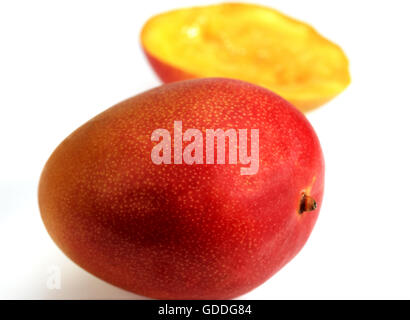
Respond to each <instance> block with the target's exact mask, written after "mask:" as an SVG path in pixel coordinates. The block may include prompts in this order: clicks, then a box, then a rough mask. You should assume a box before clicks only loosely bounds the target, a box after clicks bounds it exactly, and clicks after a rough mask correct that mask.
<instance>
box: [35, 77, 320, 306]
mask: <svg viewBox="0 0 410 320" xmlns="http://www.w3.org/2000/svg"><path fill="white" fill-rule="evenodd" d="M175 121H181V122H182V125H183V129H182V130H183V131H185V130H186V129H188V128H196V129H198V130H199V131H201V132H203V133H204V132H205V131H206V130H207V129H222V130H228V129H235V130H239V129H248V131H249V130H251V129H258V130H259V140H258V143H259V162H258V163H259V169H258V171H257V172H256V173H255V174H252V175H241V173H240V172H241V170H240V169H241V167H242V166H243V165H242V164H239V163H238V164H229V163H227V164H196V163H194V164H191V165H189V164H187V163H185V162H183V163H181V164H174V163H173V164H167V165H166V164H160V165H158V164H154V163H153V161H152V159H151V153H152V150H153V148H154V147H155V145H156V144H157V142H154V141H152V139H151V138H152V133H153V132H154V131H155V130H157V129H158V128H163V129H166V130H168V131H169V132H173V130H174V122H175ZM215 141H216V139H215ZM215 143H216V142H215ZM188 144H189V141H185V142H184V143H183V147H184V148H185V147H186V146H187V145H188ZM173 147H175V146H173ZM216 147H217V146H215V148H216ZM225 152H226V154H225V155H226V156H227V157H228V148H226V150H225ZM173 158H174V156H173ZM173 160H174V159H173ZM323 183H324V162H323V157H322V151H321V148H320V144H319V141H318V139H317V137H316V134H315V133H314V131H313V129H312V127H311V125H310V124H309V123H308V121H307V119H306V118H305V116H304V115H303V114H302V113H301V112H299V111H298V110H297V109H296V108H294V107H293V106H291V105H290V104H289V103H288V102H286V101H285V100H283V99H282V98H280V97H279V96H277V95H276V94H274V93H272V92H271V91H269V90H266V89H264V88H261V87H258V86H255V85H253V84H249V83H246V82H243V81H239V80H230V79H219V78H210V79H195V80H188V81H181V82H175V83H171V84H167V85H163V86H161V87H158V88H155V89H152V90H149V91H146V92H144V93H141V94H139V95H137V96H135V97H133V98H130V99H128V100H125V101H123V102H121V103H119V104H118V105H116V106H114V107H112V108H109V109H107V110H106V111H104V112H102V113H101V114H99V115H97V116H96V117H95V118H93V119H91V120H90V121H88V122H87V123H85V124H84V125H82V126H81V127H80V128H78V129H77V130H76V131H74V132H73V133H72V134H71V135H69V136H68V137H67V138H66V139H65V140H64V141H63V142H62V143H61V144H60V145H59V146H58V147H57V149H56V150H55V151H54V152H53V154H52V155H51V157H50V159H49V160H48V162H47V163H46V165H45V167H44V170H43V173H42V175H41V179H40V184H39V205H40V211H41V215H42V218H43V221H44V224H45V226H46V228H47V230H48V232H49V234H50V235H51V237H52V238H53V239H54V241H55V242H56V244H57V245H58V246H59V247H60V248H61V249H62V250H63V251H64V253H65V254H66V255H67V256H68V257H69V258H71V259H72V260H73V261H74V262H76V263H77V264H78V265H80V266H81V267H83V268H84V269H86V270H87V271H89V272H90V273H92V274H94V275H96V276H98V277H100V278H101V279H103V280H106V281H108V282H110V283H112V284H114V285H116V286H119V287H121V288H124V289H127V290H130V291H133V292H135V293H137V294H140V295H144V296H148V297H153V298H161V299H224V298H233V297H237V296H239V295H241V294H244V293H246V292H248V291H250V290H252V289H253V288H255V287H256V286H258V285H260V284H261V283H263V282H264V281H266V280H267V279H268V278H269V277H271V276H272V275H273V274H274V273H275V272H277V271H278V270H279V269H280V268H282V267H283V266H284V265H285V264H286V263H287V262H289V261H290V260H291V259H292V258H293V257H294V256H295V255H296V254H297V253H298V252H299V250H300V249H301V248H302V247H303V245H304V244H305V242H306V240H307V239H308V237H309V234H310V233H311V230H312V228H313V226H314V224H315V221H316V219H317V217H318V213H319V210H320V206H321V203H322V194H323Z"/></svg>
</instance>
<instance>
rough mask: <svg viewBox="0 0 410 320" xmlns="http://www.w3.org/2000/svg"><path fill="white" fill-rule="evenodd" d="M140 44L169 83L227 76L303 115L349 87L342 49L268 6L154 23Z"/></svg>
mask: <svg viewBox="0 0 410 320" xmlns="http://www.w3.org/2000/svg"><path fill="white" fill-rule="evenodd" d="M141 43H142V47H143V49H144V52H145V53H146V55H147V57H148V60H149V61H150V63H151V65H152V67H153V69H154V70H155V71H156V73H157V74H158V75H159V77H160V78H161V79H162V80H163V81H164V82H172V81H178V80H184V79H191V78H201V77H226V78H233V79H240V80H244V81H248V82H251V83H254V84H257V85H259V86H262V87H265V88H268V89H270V90H272V91H274V92H276V93H277V94H279V95H280V96H282V97H284V98H285V99H286V100H288V101H290V102H291V103H292V104H293V105H295V106H296V107H297V108H298V109H300V110H301V111H308V110H310V109H313V108H316V107H318V106H320V105H322V104H324V103H325V102H327V101H329V100H330V99H332V98H333V97H335V96H336V95H337V94H339V93H340V92H342V91H343V90H344V89H345V88H346V87H347V85H348V84H349V82H350V76H349V70H348V60H347V58H346V56H345V54H344V52H343V51H342V49H341V48H340V47H339V46H337V45H336V44H334V43H332V42H330V41H329V40H327V39H325V38H324V37H323V36H321V35H320V34H319V33H318V32H316V30H315V29H313V28H312V27H311V26H309V25H308V24H306V23H303V22H300V21H297V20H294V19H292V18H289V17H287V16H285V15H283V14H281V13H280V12H278V11H276V10H273V9H271V8H268V7H262V6H259V5H253V4H244V3H225V4H218V5H210V6H203V7H194V8H186V9H179V10H174V11H170V12H166V13H163V14H159V15H157V16H154V17H152V18H151V19H150V20H148V22H147V23H146V24H145V26H144V28H143V30H142V32H141Z"/></svg>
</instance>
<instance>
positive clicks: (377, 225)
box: [0, 0, 410, 299]
mask: <svg viewBox="0 0 410 320" xmlns="http://www.w3.org/2000/svg"><path fill="white" fill-rule="evenodd" d="M211 2H212V1H195V2H194V1H153V0H150V1H135V0H133V1H118V0H116V1H101V0H100V1H90V0H89V1H11V0H10V1H7V0H6V1H4V0H2V1H1V2H0V298H3V299H7V298H21V299H26V298H29V299H31V298H36V299H43V298H68V299H72V298H77V299H85V298H96V299H99V298H108V299H110V298H130V299H135V298H140V297H138V296H136V295H134V294H131V293H128V292H125V291H123V290H121V289H118V288H115V287H113V286H111V285H109V284H106V283H105V282H103V281H101V280H99V279H96V278H95V277H93V276H92V275H90V274H88V273H87V272H86V271H84V270H82V269H80V268H79V267H77V266H76V265H74V264H73V263H72V262H71V261H70V260H69V259H68V258H66V257H65V256H64V255H63V254H62V253H61V252H60V251H59V250H58V249H57V247H56V246H55V245H54V243H53V242H52V240H51V239H50V238H49V236H48V234H47V232H46V230H45V228H44V227H43V225H42V222H41V219H40V214H39V211H38V207H37V195H36V192H37V190H36V189H37V183H38V179H39V175H40V172H41V169H42V167H43V165H44V163H45V162H46V160H47V158H48V157H49V155H50V154H51V152H52V151H53V150H54V148H55V147H56V146H57V145H58V144H59V143H60V142H61V141H62V140H63V139H64V138H65V137H66V136H67V135H68V134H69V133H71V132H72V131H73V130H74V129H76V128H77V127H78V126H80V125H81V124H83V123H84V122H85V121H87V120H88V119H90V118H91V117H93V116H94V115H96V114H97V113H99V112H101V111H103V110H104V109H106V108H108V107H110V106H111V105H113V104H115V103H117V102H119V101H121V100H123V99H125V98H127V97H130V96H132V95H135V94H137V93H139V92H142V91H144V90H146V89H149V88H152V87H154V86H157V85H159V84H160V82H159V80H158V79H157V78H156V76H155V75H154V73H153V72H152V70H151V68H150V67H149V65H148V63H147V62H146V60H145V58H144V56H143V54H142V52H141V49H140V47H139V38H138V37H139V31H140V29H141V26H142V25H143V23H144V22H145V21H146V20H147V19H148V18H149V17H150V16H151V15H153V14H155V13H159V12H161V11H164V10H168V9H173V8H177V7H183V6H192V5H195V4H203V3H211ZM259 3H265V4H268V5H270V6H272V7H274V8H277V9H279V10H281V11H282V12H284V13H287V14H288V15H291V16H293V17H295V18H298V19H301V20H304V21H307V22H309V23H310V24H312V25H313V26H314V27H316V28H317V30H318V31H319V32H321V33H322V34H323V35H325V36H326V37H328V38H330V39H331V40H333V41H335V42H336V43H338V44H340V45H341V46H342V47H343V49H344V50H345V52H346V54H347V55H348V57H349V59H350V62H351V74H352V84H351V85H350V87H349V88H348V89H347V90H346V91H345V92H344V93H343V94H341V95H340V96H339V97H337V98H336V99H335V100H333V101H331V102H330V103H328V104H327V105H325V106H324V107H322V108H320V109H318V110H316V111H314V112H312V113H310V114H308V118H309V120H310V121H311V123H312V124H313V126H314V127H315V129H316V132H317V134H318V136H319V138H320V140H321V143H322V147H323V151H324V154H325V160H326V189H325V198H324V203H323V207H322V211H321V215H320V217H319V220H318V223H317V225H316V227H315V229H314V231H313V233H312V236H311V238H310V239H309V241H308V243H307V245H306V246H305V248H304V249H303V250H302V252H301V253H300V254H299V255H298V256H297V257H296V258H295V259H294V260H293V261H291V262H290V263H289V264H288V265H287V266H286V267H285V268H284V269H282V270H281V271H280V272H279V273H278V274H276V275H275V276H274V277H273V278H271V279H270V280H269V281H268V282H266V283H265V284H264V285H262V286H261V287H259V288H257V289H255V290H253V291H252V292H250V293H249V294H247V295H245V296H243V297H241V298H247V299H282V298H296V299H298V298H308V299H316V298H325V299H333V298H342V299H343V298H352V299H356V298H407V299H409V298H410V272H409V270H410V250H409V249H410V205H409V201H410V200H409V194H410V188H409V182H410V170H409V167H410V152H409V149H410V148H409V146H410V144H409V138H410V129H409V123H410V102H409V94H410V63H409V59H410V47H409V43H410V41H409V39H410V36H409V32H410V19H409V18H408V14H409V12H410V10H409V9H410V8H409V5H408V3H407V1H399V0H396V1H346V0H345V1H327V0H323V1H318V0H317V1H302V0H301V1H290V0H281V1H279V0H277V1H259ZM50 266H58V267H59V268H61V272H62V283H61V285H62V288H61V290H49V289H47V287H46V281H47V277H48V268H49V267H50Z"/></svg>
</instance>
